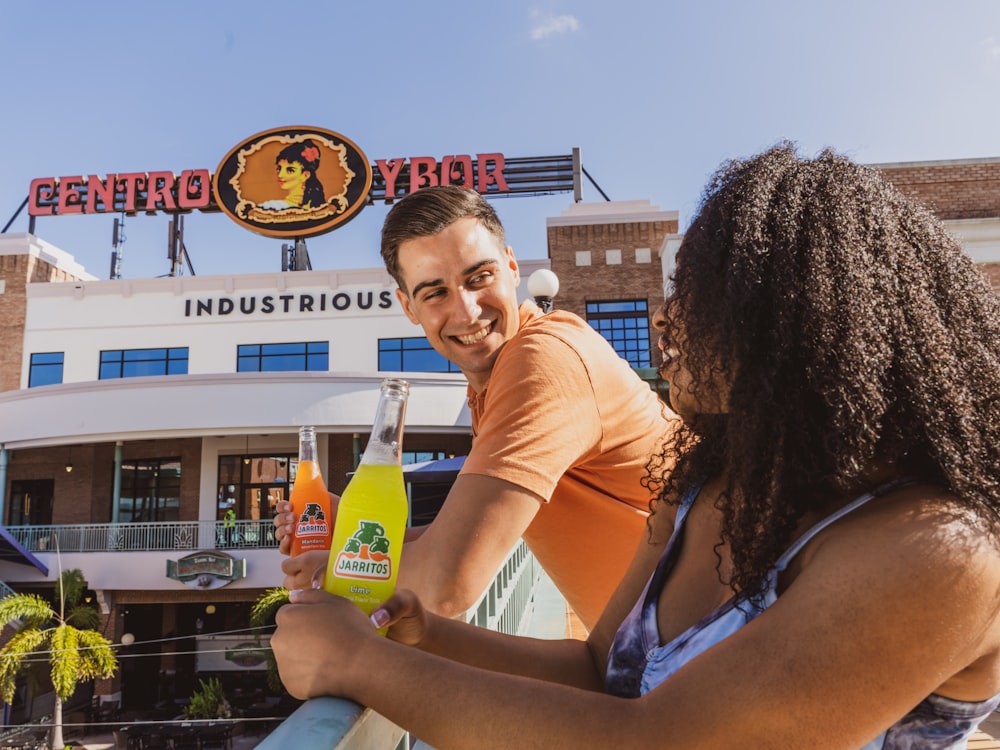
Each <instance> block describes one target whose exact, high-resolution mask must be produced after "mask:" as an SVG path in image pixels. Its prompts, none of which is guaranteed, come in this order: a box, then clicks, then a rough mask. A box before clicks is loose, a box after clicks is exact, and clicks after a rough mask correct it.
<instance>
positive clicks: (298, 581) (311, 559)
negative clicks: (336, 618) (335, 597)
mask: <svg viewBox="0 0 1000 750" xmlns="http://www.w3.org/2000/svg"><path fill="white" fill-rule="evenodd" d="M329 559H330V550H326V549H315V550H310V551H309V552H303V553H302V554H301V555H296V556H295V557H287V558H285V559H284V560H282V561H281V572H282V573H284V574H285V580H284V581H283V582H282V584H281V585H282V586H284V587H285V588H286V589H288V590H289V591H297V590H302V589H321V588H323V580H324V579H325V578H326V563H327V561H328V560H329Z"/></svg>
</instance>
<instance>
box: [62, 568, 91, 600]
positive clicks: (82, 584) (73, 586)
mask: <svg viewBox="0 0 1000 750" xmlns="http://www.w3.org/2000/svg"><path fill="white" fill-rule="evenodd" d="M86 589H87V579H86V578H84V577H83V571H82V570H80V569H79V568H72V569H70V570H64V571H63V572H62V574H61V575H60V576H59V584H58V585H57V586H56V596H57V597H58V596H59V595H60V591H61V592H62V601H63V604H64V605H65V607H66V609H72V608H73V607H75V606H76V605H77V604H78V603H79V602H80V600H81V599H82V598H83V592H84V591H85V590H86ZM56 603H57V604H58V603H59V602H58V599H57V601H56Z"/></svg>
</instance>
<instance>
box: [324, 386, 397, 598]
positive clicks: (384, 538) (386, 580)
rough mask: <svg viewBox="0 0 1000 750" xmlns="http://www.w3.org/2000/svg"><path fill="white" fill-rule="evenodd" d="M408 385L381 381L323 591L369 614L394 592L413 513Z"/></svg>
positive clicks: (343, 500) (341, 508)
mask: <svg viewBox="0 0 1000 750" xmlns="http://www.w3.org/2000/svg"><path fill="white" fill-rule="evenodd" d="M409 393H410V384H409V383H408V382H407V381H405V380H399V379H395V378H387V379H386V380H384V381H382V390H381V393H380V394H379V402H378V408H377V410H376V412H375V423H374V424H373V425H372V433H371V437H370V438H369V439H368V445H367V446H366V447H365V452H364V455H363V456H362V457H361V463H360V464H359V465H358V468H357V470H356V471H355V472H354V476H353V477H351V481H350V482H348V484H347V487H346V488H345V489H344V494H343V495H341V497H340V502H339V503H338V505H337V522H336V524H335V526H334V532H333V544H332V546H331V551H330V561H329V563H328V565H327V570H326V581H325V584H324V588H326V590H327V591H329V592H330V593H332V594H337V595H339V596H345V597H347V598H348V599H351V600H352V601H354V603H355V604H357V605H358V606H359V607H361V609H362V610H364V612H365V613H366V614H369V613H371V611H372V610H373V609H375V607H376V606H378V605H379V604H380V603H381V602H383V601H385V600H386V599H388V598H389V597H390V596H391V595H392V592H393V591H394V590H395V587H396V575H397V574H398V573H399V554H400V549H401V548H402V546H403V535H404V534H405V532H406V518H407V514H408V511H409V507H408V503H407V499H406V487H405V485H404V483H403V465H402V447H403V421H404V419H405V416H406V400H407V397H408V396H409Z"/></svg>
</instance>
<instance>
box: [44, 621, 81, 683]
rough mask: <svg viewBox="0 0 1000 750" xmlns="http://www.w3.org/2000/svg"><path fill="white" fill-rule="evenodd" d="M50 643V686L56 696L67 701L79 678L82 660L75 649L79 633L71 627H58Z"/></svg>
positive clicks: (77, 644)
mask: <svg viewBox="0 0 1000 750" xmlns="http://www.w3.org/2000/svg"><path fill="white" fill-rule="evenodd" d="M50 643H51V644H52V653H51V654H50V655H49V656H50V660H51V663H52V686H53V687H54V688H55V691H56V695H58V696H59V697H60V698H62V699H63V700H67V699H69V697H70V696H71V695H73V691H74V690H76V683H77V681H78V680H79V678H80V672H81V667H80V663H81V661H82V659H81V657H80V651H79V649H78V648H77V646H79V644H80V631H79V630H77V629H76V628H74V627H72V626H71V625H59V626H58V627H56V628H55V630H54V631H53V633H52V638H51V639H50Z"/></svg>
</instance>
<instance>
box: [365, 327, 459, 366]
mask: <svg viewBox="0 0 1000 750" xmlns="http://www.w3.org/2000/svg"><path fill="white" fill-rule="evenodd" d="M378 369H379V370H382V371H385V370H388V371H391V372H461V370H459V369H458V366H457V365H456V364H455V363H454V362H451V361H449V360H447V359H445V358H444V357H442V356H441V355H440V354H438V353H437V352H436V351H434V348H433V347H432V346H431V343H430V342H429V341H428V340H427V339H426V338H425V337H423V336H414V337H413V338H405V339H379V340H378Z"/></svg>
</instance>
